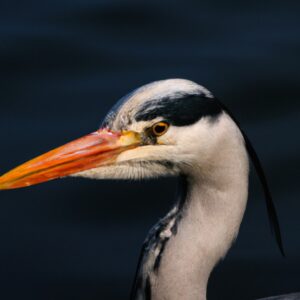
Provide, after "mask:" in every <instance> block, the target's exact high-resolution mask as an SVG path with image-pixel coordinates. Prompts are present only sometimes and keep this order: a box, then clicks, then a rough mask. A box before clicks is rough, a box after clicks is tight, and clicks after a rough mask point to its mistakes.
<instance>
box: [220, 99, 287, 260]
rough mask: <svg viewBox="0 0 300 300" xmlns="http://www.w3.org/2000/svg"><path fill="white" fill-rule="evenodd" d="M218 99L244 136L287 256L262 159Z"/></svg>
mask: <svg viewBox="0 0 300 300" xmlns="http://www.w3.org/2000/svg"><path fill="white" fill-rule="evenodd" d="M216 101H217V102H218V103H219V105H220V106H221V107H222V109H223V110H224V111H225V112H226V113H227V114H228V115H229V116H230V117H231V118H232V119H233V121H234V122H235V123H236V125H237V126H238V127H239V129H240V131H241V133H242V135H243V137H244V140H245V145H246V149H247V151H248V154H249V156H250V158H251V161H252V163H253V165H254V168H255V170H256V173H257V175H258V178H259V180H260V183H261V185H262V188H263V192H264V196H265V201H266V206H267V211H268V216H269V221H270V226H271V229H272V232H274V233H275V238H276V242H277V245H278V247H279V250H280V252H281V254H282V256H285V253H284V249H283V243H282V237H281V231H280V226H279V221H278V216H277V212H276V208H275V205H274V202H273V199H272V195H271V192H270V189H269V186H268V182H267V178H266V175H265V172H264V170H263V167H262V164H261V162H260V159H259V157H258V155H257V153H256V151H255V149H254V148H253V146H252V144H251V142H250V140H249V138H248V137H247V135H246V133H245V132H244V131H243V129H242V128H241V126H240V125H239V122H238V121H237V120H236V119H235V117H234V116H233V115H232V113H231V112H230V111H229V110H228V108H227V107H226V106H225V105H224V104H223V103H221V102H220V101H219V100H217V99H216Z"/></svg>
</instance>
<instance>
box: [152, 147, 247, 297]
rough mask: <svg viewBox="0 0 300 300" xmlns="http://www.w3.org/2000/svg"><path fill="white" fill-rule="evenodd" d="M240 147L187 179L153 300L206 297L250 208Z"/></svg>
mask: <svg viewBox="0 0 300 300" xmlns="http://www.w3.org/2000/svg"><path fill="white" fill-rule="evenodd" d="M238 145H239V146H240V147H236V148H233V149H235V151H233V152H232V153H231V155H227V156H226V159H225V157H223V158H222V157H220V160H219V161H218V160H215V161H214V163H213V165H212V166H211V168H210V169H209V171H208V172H207V173H206V174H203V170H202V173H201V175H200V174H197V173H196V172H197V171H196V172H194V174H193V175H190V176H189V177H187V183H188V189H187V195H186V199H185V201H184V204H183V207H182V216H181V219H180V222H179V224H178V228H177V232H176V234H174V235H173V236H172V238H170V240H169V241H168V244H167V246H166V248H165V250H164V253H163V256H162V259H161V265H160V268H159V270H158V272H157V275H156V276H154V277H153V278H152V280H151V281H152V286H153V289H152V290H153V294H152V298H151V299H172V300H177V299H188V300H196V299H197V300H199V299H200V300H204V299H206V289H207V283H208V279H209V276H210V274H211V271H212V269H213V268H214V266H215V265H216V264H217V262H218V261H219V260H220V259H221V258H223V257H224V256H225V255H226V253H227V251H228V249H229V248H230V246H231V244H232V243H233V241H234V239H235V237H236V236H237V234H238V231H239V227H240V224H241V221H242V218H243V214H244V211H245V207H246V202H247V194H248V158H247V154H246V150H245V148H244V146H243V145H240V144H237V146H238ZM196 169H197V168H196ZM200 178H201V179H200Z"/></svg>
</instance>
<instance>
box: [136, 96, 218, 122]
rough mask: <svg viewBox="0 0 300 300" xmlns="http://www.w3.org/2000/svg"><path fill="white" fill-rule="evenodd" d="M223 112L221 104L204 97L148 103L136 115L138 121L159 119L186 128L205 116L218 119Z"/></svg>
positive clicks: (188, 97)
mask: <svg viewBox="0 0 300 300" xmlns="http://www.w3.org/2000/svg"><path fill="white" fill-rule="evenodd" d="M221 112H222V108H221V107H220V105H219V103H218V102H217V101H215V100H214V99H213V98H207V97H205V96H202V95H193V96H185V97H184V98H178V99H170V98H163V99H159V100H156V101H155V100H152V101H148V102H146V103H145V104H143V105H142V106H141V108H140V109H139V111H138V112H137V113H136V114H135V119H136V121H150V120H153V119H155V118H157V117H162V118H163V119H165V120H167V121H168V122H170V123H171V124H172V125H175V126H186V125H191V124H193V123H195V122H197V121H198V120H199V119H201V118H202V117H205V116H210V117H217V116H218V115H219V114H220V113H221Z"/></svg>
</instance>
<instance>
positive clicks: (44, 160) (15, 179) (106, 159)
mask: <svg viewBox="0 0 300 300" xmlns="http://www.w3.org/2000/svg"><path fill="white" fill-rule="evenodd" d="M139 144H140V139H139V135H138V134H137V133H135V132H132V131H127V132H122V133H119V132H112V131H108V130H106V129H104V130H101V129H100V130H98V131H96V132H93V133H91V134H89V135H87V136H84V137H82V138H80V139H77V140H75V141H73V142H70V143H68V144H66V145H64V146H61V147H59V148H56V149H54V150H52V151H50V152H47V153H45V154H43V155H41V156H38V157H36V158H34V159H32V160H30V161H28V162H26V163H24V164H22V165H20V166H19V167H17V168H15V169H13V170H11V171H10V172H8V173H6V174H4V175H3V176H1V177H0V190H7V189H15V188H21V187H26V186H30V185H34V184H37V183H41V182H45V181H49V180H52V179H55V178H59V177H64V176H68V175H71V174H75V173H78V172H81V171H85V170H89V169H93V168H96V167H99V166H103V165H109V164H112V163H114V162H115V161H116V158H117V157H118V155H119V154H120V153H121V152H124V151H126V150H129V149H133V148H136V147H137V146H138V145H139Z"/></svg>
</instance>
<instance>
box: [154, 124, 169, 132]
mask: <svg viewBox="0 0 300 300" xmlns="http://www.w3.org/2000/svg"><path fill="white" fill-rule="evenodd" d="M165 130H166V126H165V125H156V126H155V133H157V134H161V133H163V132H164V131H165Z"/></svg>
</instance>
